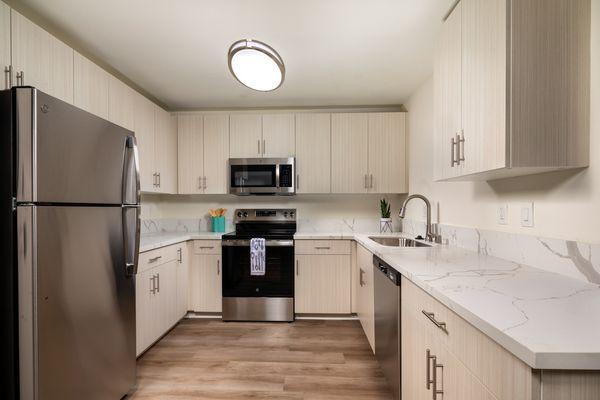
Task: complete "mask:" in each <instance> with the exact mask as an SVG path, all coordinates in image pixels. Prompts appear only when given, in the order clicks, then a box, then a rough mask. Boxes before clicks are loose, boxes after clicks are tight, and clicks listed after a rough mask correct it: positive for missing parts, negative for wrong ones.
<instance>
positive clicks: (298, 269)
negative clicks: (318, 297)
mask: <svg viewBox="0 0 600 400" xmlns="http://www.w3.org/2000/svg"><path fill="white" fill-rule="evenodd" d="M298 262H299V261H298V259H296V276H298V275H299V273H300V268H299V267H298Z"/></svg>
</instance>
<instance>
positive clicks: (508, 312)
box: [140, 232, 600, 370]
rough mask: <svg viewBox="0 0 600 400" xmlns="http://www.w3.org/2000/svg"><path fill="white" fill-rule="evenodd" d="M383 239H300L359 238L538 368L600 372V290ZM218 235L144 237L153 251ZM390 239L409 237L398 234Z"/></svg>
mask: <svg viewBox="0 0 600 400" xmlns="http://www.w3.org/2000/svg"><path fill="white" fill-rule="evenodd" d="M374 235H376V236H382V235H381V234H378V233H373V234H367V233H343V232H298V233H296V235H295V236H294V238H295V239H298V240H302V239H330V240H332V239H333V240H335V239H346V240H350V239H354V240H356V241H357V242H358V243H360V244H362V245H363V246H365V247H366V248H367V249H368V250H369V251H371V252H372V253H373V254H375V255H377V256H378V257H380V258H381V259H383V260H384V261H385V262H386V263H388V264H389V265H390V266H391V267H393V268H394V269H396V270H397V271H398V272H400V273H401V274H402V275H403V276H404V277H406V278H408V279H409V280H411V281H412V282H413V283H415V284H416V285H417V286H419V287H420V288H422V289H423V290H425V291H426V292H428V293H429V294H431V295H432V296H433V297H434V298H436V299H437V300H438V301H440V302H441V303H443V304H444V305H445V306H446V307H448V308H450V309H451V310H453V311H454V312H455V313H457V314H458V315H459V316H461V317H462V318H464V319H465V320H466V321H468V322H469V323H471V324H472V325H473V326H475V327H476V328H478V329H479V330H481V331H482V332H483V333H485V334H486V335H487V336H489V337H490V338H491V339H493V340H494V341H496V342H497V343H499V344H500V345H501V346H503V347H504V348H506V349H507V350H508V351H509V352H511V353H512V354H514V355H515V356H516V357H518V358H519V359H521V360H522V361H523V362H525V363H526V364H528V365H529V366H530V367H532V368H534V369H595V370H598V369H600V286H599V285H595V284H591V283H586V282H584V281H580V280H576V279H572V278H569V277H565V276H562V275H559V274H556V273H553V272H547V271H544V270H541V269H538V268H534V267H530V266H526V265H522V264H518V263H515V262H512V261H507V260H503V259H500V258H496V257H491V256H486V255H482V254H478V253H475V252H472V251H469V250H464V249H460V248H457V247H451V246H442V245H434V246H432V247H419V248H395V247H389V246H382V245H380V244H378V243H376V242H374V241H373V240H371V239H369V236H374ZM220 236H221V234H216V233H202V232H189V233H169V234H154V235H149V236H142V243H141V246H140V248H141V250H140V251H147V250H151V249H154V248H158V247H161V246H166V245H169V244H174V243H179V242H182V241H185V240H193V239H219V238H220ZM389 236H405V235H403V234H398V233H396V234H391V235H389Z"/></svg>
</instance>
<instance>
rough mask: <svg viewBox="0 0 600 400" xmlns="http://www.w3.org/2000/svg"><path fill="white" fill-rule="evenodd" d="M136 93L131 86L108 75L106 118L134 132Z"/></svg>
mask: <svg viewBox="0 0 600 400" xmlns="http://www.w3.org/2000/svg"><path fill="white" fill-rule="evenodd" d="M136 95H137V93H136V92H135V91H134V90H133V89H132V88H130V87H129V86H127V85H126V84H124V83H123V82H121V81H120V80H119V79H117V78H115V77H114V76H112V75H110V76H109V82H108V120H109V121H110V122H113V123H115V124H117V125H120V126H122V127H123V128H125V129H129V130H131V131H134V132H135V129H136V128H135V118H134V115H135V99H136ZM136 136H137V134H136Z"/></svg>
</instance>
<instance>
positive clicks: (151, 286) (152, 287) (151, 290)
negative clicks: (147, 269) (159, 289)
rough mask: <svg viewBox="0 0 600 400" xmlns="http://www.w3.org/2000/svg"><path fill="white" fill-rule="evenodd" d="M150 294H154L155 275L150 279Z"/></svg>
mask: <svg viewBox="0 0 600 400" xmlns="http://www.w3.org/2000/svg"><path fill="white" fill-rule="evenodd" d="M150 294H154V275H152V277H151V278H150Z"/></svg>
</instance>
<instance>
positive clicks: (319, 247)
mask: <svg viewBox="0 0 600 400" xmlns="http://www.w3.org/2000/svg"><path fill="white" fill-rule="evenodd" d="M315 250H331V247H329V246H315Z"/></svg>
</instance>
